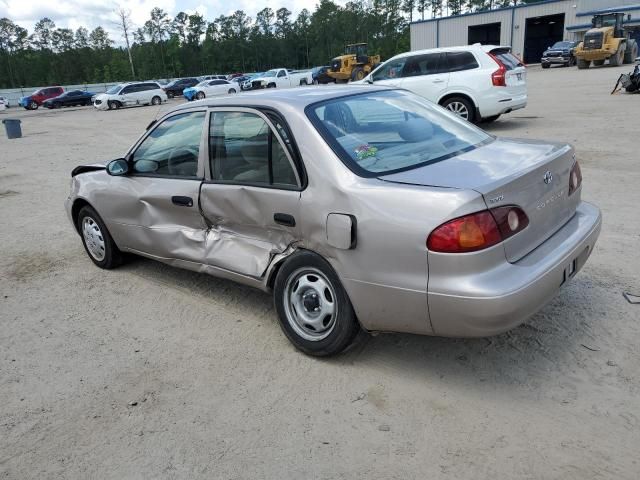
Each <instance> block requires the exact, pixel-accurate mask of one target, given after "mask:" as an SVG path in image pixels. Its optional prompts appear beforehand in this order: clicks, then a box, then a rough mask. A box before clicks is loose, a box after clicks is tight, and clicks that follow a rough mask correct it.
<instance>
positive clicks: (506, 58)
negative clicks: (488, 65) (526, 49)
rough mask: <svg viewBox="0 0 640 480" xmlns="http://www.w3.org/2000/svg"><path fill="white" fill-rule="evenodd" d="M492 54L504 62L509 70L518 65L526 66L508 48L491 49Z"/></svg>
mask: <svg viewBox="0 0 640 480" xmlns="http://www.w3.org/2000/svg"><path fill="white" fill-rule="evenodd" d="M491 55H492V56H494V57H495V58H496V60H498V61H500V62H502V64H503V65H504V68H506V69H507V70H513V69H514V68H517V67H524V64H523V63H522V62H521V61H520V60H518V58H517V57H516V56H515V55H513V54H512V53H511V52H510V51H509V50H507V49H496V50H491Z"/></svg>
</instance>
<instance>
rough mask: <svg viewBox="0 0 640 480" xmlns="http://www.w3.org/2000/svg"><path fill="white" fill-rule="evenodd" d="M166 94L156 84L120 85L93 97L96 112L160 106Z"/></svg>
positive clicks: (164, 100) (135, 83)
mask: <svg viewBox="0 0 640 480" xmlns="http://www.w3.org/2000/svg"><path fill="white" fill-rule="evenodd" d="M166 101H167V94H166V93H165V91H164V90H163V89H162V88H161V87H160V85H158V83H157V82H132V83H122V84H120V85H116V86H115V87H111V88H110V89H109V90H107V91H106V92H105V93H100V94H98V95H96V96H94V97H93V106H94V107H96V108H97V109H98V110H112V109H115V108H121V107H129V106H132V105H160V104H161V103H162V102H166Z"/></svg>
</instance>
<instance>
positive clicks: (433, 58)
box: [402, 53, 442, 77]
mask: <svg viewBox="0 0 640 480" xmlns="http://www.w3.org/2000/svg"><path fill="white" fill-rule="evenodd" d="M441 56H442V54H440V53H427V54H425V55H415V56H413V57H409V58H408V59H407V61H406V63H405V65H404V70H403V71H402V76H403V77H416V76H421V75H433V74H434V73H440V72H441V71H442V68H441V65H440V63H441V60H440V58H441Z"/></svg>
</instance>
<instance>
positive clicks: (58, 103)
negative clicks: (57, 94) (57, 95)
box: [53, 102, 62, 108]
mask: <svg viewBox="0 0 640 480" xmlns="http://www.w3.org/2000/svg"><path fill="white" fill-rule="evenodd" d="M53 108H62V104H61V103H60V102H54V104H53Z"/></svg>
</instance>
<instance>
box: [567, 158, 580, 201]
mask: <svg viewBox="0 0 640 480" xmlns="http://www.w3.org/2000/svg"><path fill="white" fill-rule="evenodd" d="M580 185H582V171H581V170H580V165H579V164H578V162H577V161H576V163H574V164H573V167H571V174H570V175H569V195H571V194H572V193H573V192H575V191H576V190H577V189H578V187H580Z"/></svg>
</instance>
